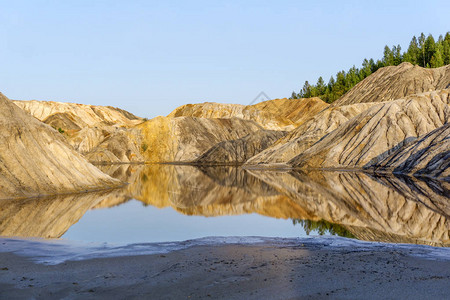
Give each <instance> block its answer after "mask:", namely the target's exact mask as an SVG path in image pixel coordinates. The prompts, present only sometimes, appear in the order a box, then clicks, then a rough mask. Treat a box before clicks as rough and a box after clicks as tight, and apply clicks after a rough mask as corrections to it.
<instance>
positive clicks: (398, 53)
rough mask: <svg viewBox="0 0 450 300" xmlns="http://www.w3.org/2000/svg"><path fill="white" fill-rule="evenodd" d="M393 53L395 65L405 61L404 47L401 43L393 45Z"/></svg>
mask: <svg viewBox="0 0 450 300" xmlns="http://www.w3.org/2000/svg"><path fill="white" fill-rule="evenodd" d="M392 55H393V61H394V66H398V65H399V64H401V63H402V62H403V56H402V47H401V46H400V45H397V46H393V47H392Z"/></svg>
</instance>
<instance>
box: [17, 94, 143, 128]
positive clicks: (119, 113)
mask: <svg viewBox="0 0 450 300" xmlns="http://www.w3.org/2000/svg"><path fill="white" fill-rule="evenodd" d="M13 102H14V103H15V104H16V105H17V106H19V107H20V108H22V109H23V110H25V111H27V112H29V113H30V114H31V115H33V116H34V117H35V118H37V119H39V120H41V121H43V122H46V121H47V122H46V123H50V125H52V124H51V123H54V125H62V127H61V126H58V127H59V128H61V129H63V130H70V129H71V128H70V127H74V126H77V127H78V128H84V127H94V126H101V125H114V126H118V127H120V126H126V127H131V126H134V125H137V124H139V123H141V122H142V119H141V118H139V117H136V116H135V115H133V114H132V113H129V112H127V111H125V110H122V109H120V108H115V107H111V106H96V105H86V104H77V103H66V102H54V101H37V100H30V101H19V100H15V101H13ZM65 124H67V126H68V127H66V126H65Z"/></svg>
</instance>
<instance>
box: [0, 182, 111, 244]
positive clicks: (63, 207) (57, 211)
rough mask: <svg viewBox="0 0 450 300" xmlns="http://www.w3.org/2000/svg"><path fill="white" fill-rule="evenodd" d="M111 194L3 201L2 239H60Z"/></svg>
mask: <svg viewBox="0 0 450 300" xmlns="http://www.w3.org/2000/svg"><path fill="white" fill-rule="evenodd" d="M111 192H114V190H112V191H105V192H96V193H83V194H74V195H60V196H54V197H46V198H31V199H23V200H2V201H0V235H1V236H18V237H42V238H59V237H61V236H62V235H63V234H64V233H65V232H66V231H67V230H68V229H69V227H70V226H72V225H73V224H75V223H76V222H78V220H79V219H80V218H81V217H82V216H83V215H84V214H85V213H86V211H87V210H89V209H90V208H91V207H92V206H93V205H95V204H96V203H97V202H99V201H101V200H102V199H103V198H104V197H106V196H108V195H109V193H111Z"/></svg>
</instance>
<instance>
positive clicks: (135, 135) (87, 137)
mask: <svg viewBox="0 0 450 300" xmlns="http://www.w3.org/2000/svg"><path fill="white" fill-rule="evenodd" d="M14 103H15V104H16V105H18V106H19V107H21V108H22V109H23V110H25V111H26V112H28V113H30V114H31V115H33V116H34V117H35V118H37V119H39V120H41V121H42V122H44V123H46V124H49V125H50V126H52V127H53V128H55V129H57V130H60V131H61V133H62V135H63V136H64V137H65V138H66V140H67V142H68V143H69V144H70V145H71V146H73V147H74V148H75V150H77V151H78V152H80V153H81V154H83V155H84V156H85V157H86V158H87V159H88V160H89V161H91V162H95V163H127V162H143V158H142V156H141V155H140V151H139V147H140V137H139V132H137V131H136V130H133V129H132V127H134V126H135V125H137V124H140V123H142V122H143V119H142V118H139V117H136V116H135V115H133V114H131V113H129V112H127V111H125V110H122V109H119V108H115V107H111V106H95V105H85V104H76V103H64V102H53V101H36V100H31V101H14Z"/></svg>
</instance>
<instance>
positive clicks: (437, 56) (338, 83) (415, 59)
mask: <svg viewBox="0 0 450 300" xmlns="http://www.w3.org/2000/svg"><path fill="white" fill-rule="evenodd" d="M402 62H410V63H412V64H414V65H419V66H421V67H425V68H438V67H442V66H445V65H448V64H450V32H447V33H446V34H445V37H443V36H442V35H440V36H439V38H438V40H437V41H435V39H434V38H433V36H432V35H431V34H429V35H428V36H425V34H423V33H421V34H420V36H419V38H416V37H415V36H414V37H413V38H412V39H411V42H410V43H409V47H408V50H407V51H405V52H402V48H401V47H400V45H397V46H392V47H391V48H389V47H388V46H387V45H386V46H385V47H384V52H383V58H382V59H379V60H377V61H375V60H374V59H372V58H371V59H364V61H363V63H362V66H361V67H360V68H356V67H355V66H353V67H351V68H350V69H349V70H348V71H347V72H346V71H344V70H342V71H340V72H338V73H337V74H336V77H333V76H331V78H330V80H329V81H328V83H327V84H326V83H325V81H324V80H323V78H322V76H321V77H319V79H318V80H317V83H316V84H315V85H314V84H310V83H309V82H308V81H305V84H304V85H303V88H302V89H301V90H300V91H299V92H298V93H296V92H295V91H294V92H292V95H291V97H290V98H291V99H300V98H310V97H320V98H321V99H322V100H324V101H326V102H328V103H331V102H333V101H335V100H336V99H338V98H339V97H341V96H342V95H344V94H345V93H346V92H347V91H348V90H350V89H351V88H352V87H354V86H355V85H356V84H357V83H358V82H360V81H361V80H363V79H364V78H366V77H367V76H369V75H370V74H372V73H374V72H375V71H376V70H378V69H379V68H382V67H386V66H397V65H399V64H401V63H402Z"/></svg>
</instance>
